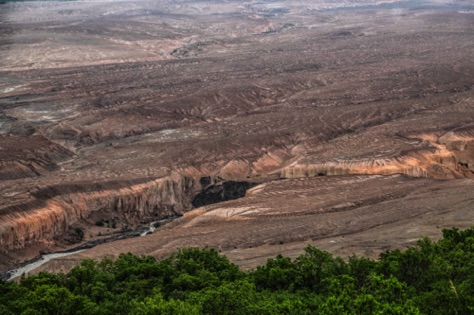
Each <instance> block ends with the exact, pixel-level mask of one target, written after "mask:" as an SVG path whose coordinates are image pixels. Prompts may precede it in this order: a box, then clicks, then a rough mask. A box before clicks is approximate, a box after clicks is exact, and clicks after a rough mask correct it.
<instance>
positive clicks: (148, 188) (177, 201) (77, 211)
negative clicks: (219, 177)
mask: <svg viewBox="0 0 474 315" xmlns="http://www.w3.org/2000/svg"><path fill="white" fill-rule="evenodd" d="M199 188H200V184H199V181H198V180H195V178H193V177H192V176H187V175H178V174H173V175H171V176H168V177H166V178H161V179H150V180H141V182H139V183H137V181H135V182H133V181H131V182H128V183H126V182H121V183H113V182H108V183H102V184H93V183H90V184H89V185H87V183H85V184H83V185H77V184H75V185H62V186H61V185H58V186H54V187H47V188H44V189H41V190H39V191H37V192H35V193H34V194H33V195H34V197H35V198H36V200H35V201H33V202H30V203H27V204H21V205H16V206H11V207H7V208H3V209H0V222H1V223H0V247H1V248H2V249H3V250H14V249H19V248H23V247H25V246H27V245H29V244H32V243H35V242H41V241H46V242H48V241H51V240H52V239H53V238H54V237H55V236H58V235H60V234H62V233H64V232H65V231H66V230H67V228H68V226H70V225H72V224H74V223H76V222H78V221H79V220H87V219H88V218H89V217H91V215H92V214H94V213H95V212H101V211H109V212H113V213H114V215H117V216H120V217H121V218H122V219H123V221H125V222H128V223H130V224H131V225H133V224H134V223H135V224H137V223H139V222H140V221H151V220H153V219H161V218H166V217H170V216H175V215H179V214H182V213H184V212H185V211H186V210H188V209H190V208H191V201H192V198H193V196H194V194H195V193H196V191H197V190H199Z"/></svg>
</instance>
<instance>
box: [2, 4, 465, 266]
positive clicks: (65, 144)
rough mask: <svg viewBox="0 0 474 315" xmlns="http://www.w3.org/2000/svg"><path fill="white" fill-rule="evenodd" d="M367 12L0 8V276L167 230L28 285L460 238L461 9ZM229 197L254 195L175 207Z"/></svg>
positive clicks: (354, 8) (344, 8) (384, 7)
mask: <svg viewBox="0 0 474 315" xmlns="http://www.w3.org/2000/svg"><path fill="white" fill-rule="evenodd" d="M377 3H378V4H381V5H379V6H377V5H375V4H377ZM377 3H376V2H375V1H365V2H364V1H357V2H355V1H341V2H338V3H337V4H336V3H335V2H334V1H327V2H325V1H291V2H290V1H266V2H258V1H250V2H243V1H228V2H221V1H199V2H196V1H132V2H129V1H127V2H106V1H103V2H101V1H98V2H88V1H85V2H31V3H30V2H24V3H7V4H4V5H0V9H1V10H0V23H1V24H0V57H1V58H0V72H1V73H0V180H1V181H0V248H1V250H2V253H1V255H0V266H1V268H2V269H3V270H5V269H8V268H10V267H12V266H13V265H15V264H18V263H19V262H21V261H23V260H25V259H29V258H32V257H35V256H36V255H38V253H39V251H46V252H50V251H57V250H61V249H67V248H71V247H74V246H77V245H78V244H80V243H81V242H85V241H90V240H96V239H98V238H101V237H106V236H110V235H112V234H114V233H120V232H121V231H125V230H129V229H134V228H136V227H137V226H140V225H143V224H148V223H149V222H153V221H156V220H161V219H166V218H170V217H175V216H177V215H183V214H185V215H184V216H183V217H181V218H180V219H177V220H175V221H173V222H172V223H169V224H167V225H165V226H163V227H160V228H159V229H157V230H156V231H155V232H154V233H153V234H150V235H147V236H145V237H140V238H130V239H127V240H122V241H117V242H112V243H108V244H104V245H100V246H97V247H95V248H92V249H89V250H86V251H83V252H81V253H79V254H76V255H73V256H68V257H67V258H62V259H57V260H52V261H51V262H49V263H48V264H47V265H45V266H43V267H42V268H46V269H48V268H49V269H51V270H61V269H64V268H69V267H70V266H72V265H73V264H75V263H77V262H78V261H79V259H83V258H86V257H94V258H99V257H104V256H116V255H118V254H119V253H120V252H123V251H125V252H128V251H130V252H134V253H137V254H149V255H154V256H156V257H164V256H166V255H167V254H169V253H171V252H172V251H174V250H176V248H180V247H183V246H203V245H209V246H213V247H216V248H219V249H220V250H221V251H223V252H224V253H226V254H227V255H228V256H229V257H230V258H231V259H233V260H234V261H235V262H237V263H239V264H240V265H242V266H245V267H253V266H255V265H256V264H258V263H261V262H264V261H265V260H266V258H268V257H271V256H274V255H275V254H278V253H283V254H286V255H293V256H294V255H297V254H299V253H301V251H302V248H303V247H304V246H305V245H307V244H314V245H316V246H318V247H321V248H323V249H328V250H331V251H332V252H333V253H336V254H340V255H343V256H347V255H351V254H352V253H357V254H362V255H367V256H370V257H376V255H377V254H378V253H379V252H381V251H383V250H385V249H389V248H401V247H404V246H407V245H410V244H412V243H413V242H414V240H416V239H417V238H419V237H420V236H425V235H426V236H431V237H434V238H436V237H438V236H439V235H440V229H441V228H443V227H450V226H457V227H467V226H471V225H472V223H473V222H474V220H473V219H474V213H473V211H472V210H473V205H474V195H473V189H472V187H473V184H474V181H473V179H474V94H473V91H472V89H473V86H474V64H473V63H472V60H473V57H474V35H473V34H474V10H473V8H472V6H470V4H469V2H468V1H457V2H454V3H450V4H449V5H447V4H445V3H442V2H439V1H436V2H433V3H431V2H429V5H425V6H421V7H412V5H409V6H404V5H403V3H404V1H402V2H400V1H398V2H396V4H395V5H394V4H393V3H395V1H378V2H377ZM230 181H232V182H233V183H242V182H248V183H250V184H249V186H248V187H247V186H246V188H245V189H247V188H250V187H252V188H250V190H248V192H247V195H246V196H245V197H243V198H240V199H235V200H230V201H224V202H221V203H217V204H213V205H207V206H204V207H200V208H197V209H195V210H193V208H194V206H193V205H197V203H196V199H195V198H196V196H197V195H198V194H199V193H202V192H203V191H211V192H214V193H215V194H221V191H222V187H224V185H228V184H226V183H229V182H230ZM255 185H256V186H255ZM229 187H234V188H235V187H237V186H234V185H230V186H229ZM239 187H240V188H235V189H234V188H229V189H228V195H229V196H235V197H240V196H241V192H239V191H238V190H239V189H241V186H239ZM206 189H207V190H206ZM216 189H217V190H216ZM234 190H235V191H234ZM216 191H217V193H216ZM223 194H224V193H222V195H223ZM212 198H214V197H212ZM212 198H211V199H212ZM225 199H227V198H223V199H222V200H225ZM193 201H194V202H193ZM200 204H201V203H200ZM200 204H199V205H200ZM190 210H192V211H190Z"/></svg>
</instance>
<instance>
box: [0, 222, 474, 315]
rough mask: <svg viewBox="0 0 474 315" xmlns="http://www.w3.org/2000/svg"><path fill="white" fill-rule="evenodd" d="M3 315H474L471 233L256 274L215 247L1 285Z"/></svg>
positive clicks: (319, 256) (272, 264)
mask: <svg viewBox="0 0 474 315" xmlns="http://www.w3.org/2000/svg"><path fill="white" fill-rule="evenodd" d="M0 314H87V315H89V314H140V315H143V314H338V315H340V314H474V228H471V229H468V230H465V231H459V230H457V229H450V230H444V231H443V238H442V239H441V240H440V241H438V242H432V241H430V240H429V239H422V240H420V241H419V242H418V243H417V246H415V247H412V248H409V249H408V250H406V251H404V252H400V251H398V250H396V251H390V252H385V253H383V254H382V255H380V258H379V260H377V261H373V260H369V259H366V258H362V257H351V258H349V259H348V260H347V261H346V262H345V261H344V260H342V259H341V258H334V257H332V256H331V254H329V253H327V252H324V251H320V250H318V249H316V248H314V247H308V248H306V250H305V252H304V254H303V255H301V256H299V257H298V258H296V259H295V260H294V261H292V260H290V259H289V258H286V257H282V256H278V257H276V258H275V259H269V260H268V262H267V263H266V265H264V266H261V267H258V268H256V269H255V270H253V271H250V272H244V271H241V270H239V268H238V267H237V266H235V265H234V264H232V263H230V262H229V260H228V259H227V258H226V257H224V256H221V255H219V254H218V253H217V252H216V251H215V250H213V249H210V248H204V249H192V248H189V249H183V250H181V251H179V252H177V253H176V254H175V255H173V256H172V257H170V258H168V259H166V260H163V261H160V262H157V261H155V259H154V258H151V257H136V256H133V255H131V254H122V255H121V256H120V257H119V258H118V259H117V260H116V261H112V260H110V259H104V260H102V261H100V262H95V261H92V260H86V261H84V262H83V263H82V264H81V265H80V266H77V267H75V268H74V269H72V270H71V271H70V272H69V273H67V274H50V273H41V274H39V275H37V276H31V277H26V278H23V279H22V280H21V281H20V282H19V283H15V282H0Z"/></svg>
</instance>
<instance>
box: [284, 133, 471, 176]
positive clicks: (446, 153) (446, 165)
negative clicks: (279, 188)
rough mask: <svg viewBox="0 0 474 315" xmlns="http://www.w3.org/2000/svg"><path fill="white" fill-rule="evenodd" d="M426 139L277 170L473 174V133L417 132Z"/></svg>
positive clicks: (308, 173)
mask: <svg viewBox="0 0 474 315" xmlns="http://www.w3.org/2000/svg"><path fill="white" fill-rule="evenodd" d="M412 137H413V138H417V139H422V140H424V141H425V142H427V143H429V148H425V149H420V150H417V149H413V150H410V151H407V152H400V153H399V154H397V155H392V156H386V157H381V158H371V157H368V158H361V159H352V160H344V159H337V160H332V161H323V162H321V163H307V162H305V161H304V160H303V161H300V160H297V161H295V162H293V163H292V164H290V165H288V166H286V167H284V168H282V169H281V170H280V171H279V172H277V174H278V175H279V176H280V177H283V178H298V177H314V176H331V175H350V174H360V175H362V174H366V175H371V174H372V175H376V174H378V175H390V174H406V175H409V176H413V177H428V178H435V179H454V178H463V177H468V178H471V177H473V175H474V172H473V171H474V167H473V165H474V163H473V162H474V137H472V136H470V135H456V134H454V133H452V132H450V133H447V134H445V135H443V136H441V137H437V136H436V135H416V136H412Z"/></svg>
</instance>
